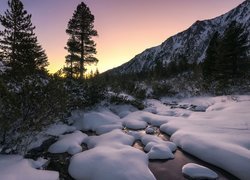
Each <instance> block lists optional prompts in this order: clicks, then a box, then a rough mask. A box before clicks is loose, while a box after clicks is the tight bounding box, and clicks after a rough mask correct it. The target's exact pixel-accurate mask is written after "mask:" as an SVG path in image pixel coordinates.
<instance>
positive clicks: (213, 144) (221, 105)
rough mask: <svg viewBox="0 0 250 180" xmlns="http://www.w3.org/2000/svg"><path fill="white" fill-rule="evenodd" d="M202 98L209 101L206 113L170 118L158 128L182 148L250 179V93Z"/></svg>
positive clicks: (238, 175)
mask: <svg viewBox="0 0 250 180" xmlns="http://www.w3.org/2000/svg"><path fill="white" fill-rule="evenodd" d="M201 100H203V102H202V104H204V103H207V104H210V106H209V107H208V108H207V110H206V112H192V113H191V115H190V116H189V117H186V118H183V117H169V122H168V123H166V124H164V125H162V126H161V127H160V130H161V131H163V132H165V133H167V134H169V135H171V141H173V142H174V143H175V144H176V145H177V146H179V147H180V148H182V149H183V150H184V151H186V152H188V153H190V154H192V155H194V156H196V157H198V158H200V159H202V160H204V161H206V162H209V163H211V164H214V165H216V166H218V167H220V168H222V169H224V170H226V171H228V172H230V173H232V174H233V175H235V176H237V177H238V178H240V179H243V180H247V179H250V173H249V169H250V163H249V162H250V151H249V149H250V139H249V137H250V119H249V117H250V111H249V107H250V101H249V96H238V97H237V96H236V97H234V96H222V97H214V98H207V101H206V100H205V99H204V98H201ZM204 152H205V153H204Z"/></svg>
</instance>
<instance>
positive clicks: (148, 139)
mask: <svg viewBox="0 0 250 180" xmlns="http://www.w3.org/2000/svg"><path fill="white" fill-rule="evenodd" d="M128 134H129V135H131V136H133V137H134V138H135V139H136V140H140V141H141V142H142V144H143V145H144V146H145V147H144V150H145V151H146V152H148V157H149V159H173V158H174V155H173V153H172V152H174V151H175V150H176V149H177V147H176V145H175V144H174V143H172V142H169V141H164V140H162V139H161V138H159V137H157V136H154V135H149V134H145V133H143V132H135V131H130V132H128Z"/></svg>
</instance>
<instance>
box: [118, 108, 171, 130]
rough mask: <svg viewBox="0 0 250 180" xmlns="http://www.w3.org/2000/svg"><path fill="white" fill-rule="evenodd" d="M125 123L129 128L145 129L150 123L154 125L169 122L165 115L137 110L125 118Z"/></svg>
mask: <svg viewBox="0 0 250 180" xmlns="http://www.w3.org/2000/svg"><path fill="white" fill-rule="evenodd" d="M122 121H123V125H124V126H125V127H127V128H129V129H134V130H139V129H145V128H146V127H147V125H148V124H151V125H153V126H160V125H162V124H164V123H167V122H168V119H167V118H166V117H165V116H160V115H156V114H152V113H150V112H146V111H136V112H133V113H130V114H129V115H127V116H125V117H124V118H123V119H122Z"/></svg>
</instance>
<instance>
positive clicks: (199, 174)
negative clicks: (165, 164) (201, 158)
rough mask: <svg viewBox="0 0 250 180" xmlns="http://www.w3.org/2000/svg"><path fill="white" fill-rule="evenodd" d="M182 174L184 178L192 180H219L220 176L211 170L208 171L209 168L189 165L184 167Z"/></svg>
mask: <svg viewBox="0 0 250 180" xmlns="http://www.w3.org/2000/svg"><path fill="white" fill-rule="evenodd" d="M182 173H183V175H184V176H186V177H188V178H191V179H207V180H209V179H210V180H212V179H214V180H215V179H217V178H218V175H217V174H216V173H215V172H214V171H212V170H211V169H208V168H207V167H204V166H201V165H198V164H194V163H189V164H186V165H184V166H183V167H182Z"/></svg>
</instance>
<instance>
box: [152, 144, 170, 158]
mask: <svg viewBox="0 0 250 180" xmlns="http://www.w3.org/2000/svg"><path fill="white" fill-rule="evenodd" d="M148 158H149V159H174V154H173V153H172V151H171V150H170V149H169V147H168V146H166V145H164V144H156V145H154V146H152V148H151V149H150V151H149V152H148Z"/></svg>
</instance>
